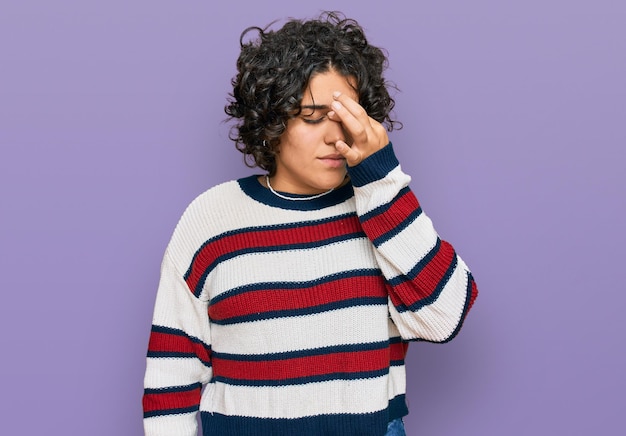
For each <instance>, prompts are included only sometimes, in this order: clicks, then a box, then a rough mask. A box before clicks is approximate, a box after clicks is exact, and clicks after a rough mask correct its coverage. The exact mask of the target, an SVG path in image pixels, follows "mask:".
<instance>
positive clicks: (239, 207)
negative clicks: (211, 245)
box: [167, 180, 254, 263]
mask: <svg viewBox="0 0 626 436" xmlns="http://www.w3.org/2000/svg"><path fill="white" fill-rule="evenodd" d="M242 211H245V213H246V214H251V213H254V204H253V202H251V201H250V199H249V197H248V196H247V195H245V193H244V192H243V191H242V189H241V186H240V180H231V181H228V182H224V183H221V184H219V185H216V186H213V187H212V188H210V189H208V190H206V191H204V192H203V193H201V194H200V195H198V196H197V197H196V198H195V199H194V200H193V201H192V202H191V203H190V204H189V205H188V206H187V208H186V209H185V211H184V212H183V214H182V216H181V217H180V219H179V220H178V223H177V224H176V227H175V229H174V232H173V234H172V237H171V239H170V242H169V244H168V248H167V251H168V252H169V253H170V255H171V256H172V257H173V258H175V259H180V260H181V262H183V263H186V262H187V261H188V259H189V258H190V257H192V256H193V255H194V253H195V252H196V251H197V250H198V249H199V248H200V247H201V246H202V245H203V244H204V243H206V242H207V241H209V240H211V239H213V238H215V237H217V236H218V235H220V234H222V233H225V232H228V231H231V230H233V229H235V228H238V227H241V225H242V222H241V221H242V219H241V218H242Z"/></svg>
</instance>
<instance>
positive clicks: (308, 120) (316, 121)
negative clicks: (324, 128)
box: [302, 115, 326, 124]
mask: <svg viewBox="0 0 626 436" xmlns="http://www.w3.org/2000/svg"><path fill="white" fill-rule="evenodd" d="M325 119H326V115H324V116H323V117H320V118H302V120H303V121H304V122H305V123H307V124H319V123H321V122H322V121H324V120H325Z"/></svg>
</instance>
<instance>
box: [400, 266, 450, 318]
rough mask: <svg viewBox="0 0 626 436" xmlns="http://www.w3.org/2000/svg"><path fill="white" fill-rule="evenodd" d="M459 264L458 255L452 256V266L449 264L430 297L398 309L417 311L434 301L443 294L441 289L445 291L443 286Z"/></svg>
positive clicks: (401, 310)
mask: <svg viewBox="0 0 626 436" xmlns="http://www.w3.org/2000/svg"><path fill="white" fill-rule="evenodd" d="M457 264H458V262H457V257H456V255H455V256H453V257H452V262H450V266H448V269H447V270H446V272H445V273H444V275H443V277H442V278H441V280H440V281H439V283H438V284H437V287H436V288H435V289H434V290H433V292H432V293H431V294H430V295H429V296H428V297H426V298H422V299H421V300H418V301H416V302H415V303H413V304H411V305H410V306H405V305H400V306H396V310H397V311H398V312H399V313H402V312H406V311H411V312H416V311H418V310H419V309H421V308H422V307H424V306H427V305H429V304H431V303H432V302H434V301H435V300H437V298H439V295H440V294H441V291H443V288H444V287H445V286H446V284H447V283H448V281H449V280H450V277H452V274H453V273H454V270H455V269H456V266H457Z"/></svg>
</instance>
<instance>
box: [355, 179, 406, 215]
mask: <svg viewBox="0 0 626 436" xmlns="http://www.w3.org/2000/svg"><path fill="white" fill-rule="evenodd" d="M409 191H410V189H409V187H408V186H405V187H404V188H402V189H401V190H400V191H398V193H397V194H396V196H395V197H394V198H393V199H392V200H391V201H390V202H389V203H385V204H381V205H380V206H378V207H376V208H374V209H372V210H370V211H369V212H367V213H365V214H363V215H361V216H359V219H360V220H361V222H365V221H367V220H369V219H372V218H373V217H375V216H378V215H381V214H383V213H385V212H387V211H388V210H389V209H391V206H393V204H394V203H395V202H396V201H398V199H399V198H400V197H402V196H403V195H404V194H406V193H407V192H409Z"/></svg>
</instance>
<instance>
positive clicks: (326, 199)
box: [237, 175, 354, 210]
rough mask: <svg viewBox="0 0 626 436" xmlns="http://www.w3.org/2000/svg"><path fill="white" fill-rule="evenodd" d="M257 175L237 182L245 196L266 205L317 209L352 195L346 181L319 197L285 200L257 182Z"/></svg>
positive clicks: (350, 185)
mask: <svg viewBox="0 0 626 436" xmlns="http://www.w3.org/2000/svg"><path fill="white" fill-rule="evenodd" d="M258 177H259V176H258V175H254V176H249V177H244V178H243V179H239V180H237V182H238V183H239V186H240V187H241V190H242V191H243V192H245V193H246V195H247V196H249V197H251V198H253V199H255V200H256V201H259V202H261V203H263V204H266V205H268V206H273V207H279V208H281V209H290V210H319V209H323V208H326V207H331V206H335V205H337V204H340V203H343V202H344V201H346V200H348V199H349V198H351V197H352V196H353V195H354V190H353V189H352V184H351V183H346V184H345V185H344V186H342V187H340V188H337V189H335V190H334V191H333V192H331V193H329V194H327V195H324V196H322V197H319V198H313V199H311V200H303V201H297V200H296V201H293V200H285V199H284V198H280V197H277V196H276V195H274V194H272V192H271V191H270V190H269V189H267V188H266V187H265V186H263V185H262V184H261V183H260V182H259V180H258ZM279 192H280V191H279ZM280 193H281V194H284V195H288V196H291V197H298V195H296V194H290V193H288V192H280ZM302 197H307V195H302Z"/></svg>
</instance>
